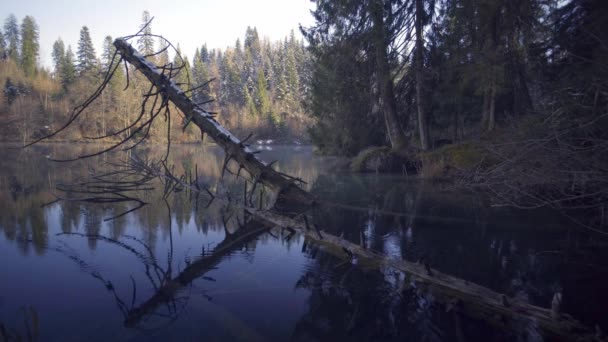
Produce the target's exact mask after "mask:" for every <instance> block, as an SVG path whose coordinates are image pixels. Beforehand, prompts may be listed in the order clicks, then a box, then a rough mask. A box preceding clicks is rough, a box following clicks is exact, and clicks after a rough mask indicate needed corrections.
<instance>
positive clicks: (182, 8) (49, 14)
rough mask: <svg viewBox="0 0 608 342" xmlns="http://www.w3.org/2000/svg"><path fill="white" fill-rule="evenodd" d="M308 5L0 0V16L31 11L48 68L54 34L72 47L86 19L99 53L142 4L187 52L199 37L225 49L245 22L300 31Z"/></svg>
mask: <svg viewBox="0 0 608 342" xmlns="http://www.w3.org/2000/svg"><path fill="white" fill-rule="evenodd" d="M312 9H314V4H313V3H311V1H310V0H178V1H175V0H174V1H167V0H147V1H132V0H80V1H78V0H16V1H9V0H0V22H1V23H2V25H1V26H4V21H5V20H6V18H7V17H8V15H9V14H11V13H12V14H14V15H15V16H16V17H17V20H18V21H19V24H20V23H21V20H22V19H23V17H25V16H26V15H31V16H33V17H34V19H35V20H36V23H37V24H38V27H39V31H40V57H39V58H40V64H42V65H43V66H45V67H49V68H50V67H51V65H52V58H51V52H52V47H53V43H54V42H55V40H57V38H59V37H61V39H62V40H63V41H64V43H65V45H66V46H67V45H68V44H69V45H71V46H72V50H73V51H74V53H76V48H77V44H78V38H79V34H80V29H81V27H82V26H84V25H86V26H88V28H89V31H90V33H91V38H92V40H93V43H94V45H95V49H96V52H97V54H98V55H99V54H100V53H101V46H102V42H103V39H104V37H105V36H107V35H110V36H112V37H113V38H116V37H120V36H125V35H129V34H133V33H135V32H137V31H138V30H139V27H140V25H141V22H142V13H143V11H144V10H148V11H149V12H150V14H151V15H152V16H153V17H154V21H153V22H152V25H151V27H152V33H154V34H160V35H162V36H164V37H165V38H168V39H169V40H170V41H171V42H172V43H174V44H176V43H179V44H180V47H181V49H182V52H183V53H184V54H185V55H186V56H188V57H189V58H192V56H193V55H194V50H195V49H196V48H197V47H201V46H202V45H203V43H206V44H207V47H208V48H209V49H212V48H216V49H218V48H219V49H225V48H226V47H227V46H234V43H235V41H236V39H237V38H240V39H241V42H242V41H243V37H244V36H245V30H246V29H247V26H251V27H254V26H255V27H257V30H258V33H259V35H260V38H262V37H268V38H269V39H270V40H271V41H275V40H278V39H283V38H284V37H285V36H287V35H289V33H290V31H291V30H292V29H293V30H294V31H295V32H296V35H298V36H299V37H301V35H300V34H299V30H298V25H299V24H302V25H303V26H310V25H312V24H313V22H314V20H313V18H312V15H311V14H310V10H312ZM1 26H0V29H2V27H1Z"/></svg>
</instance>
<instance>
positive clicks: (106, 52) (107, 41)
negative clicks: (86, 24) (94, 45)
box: [101, 36, 116, 70]
mask: <svg viewBox="0 0 608 342" xmlns="http://www.w3.org/2000/svg"><path fill="white" fill-rule="evenodd" d="M114 52H116V47H115V46H114V44H113V41H112V36H106V37H105V38H104V39H103V51H102V52H101V66H102V68H103V69H104V70H106V69H107V68H108V67H109V66H110V62H112V57H113V56H114Z"/></svg>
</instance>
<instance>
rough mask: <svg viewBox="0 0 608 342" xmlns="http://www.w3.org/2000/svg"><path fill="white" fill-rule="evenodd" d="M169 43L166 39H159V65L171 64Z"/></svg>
mask: <svg viewBox="0 0 608 342" xmlns="http://www.w3.org/2000/svg"><path fill="white" fill-rule="evenodd" d="M168 45H169V44H168V43H167V42H166V41H165V40H164V39H160V38H159V41H158V51H160V53H159V54H158V56H157V57H156V58H157V64H158V65H159V66H161V67H162V66H164V65H167V64H169V49H168Z"/></svg>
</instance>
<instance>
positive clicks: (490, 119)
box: [487, 81, 496, 132]
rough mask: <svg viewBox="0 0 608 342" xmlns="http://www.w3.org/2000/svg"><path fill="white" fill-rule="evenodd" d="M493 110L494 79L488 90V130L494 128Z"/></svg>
mask: <svg viewBox="0 0 608 342" xmlns="http://www.w3.org/2000/svg"><path fill="white" fill-rule="evenodd" d="M495 111H496V83H495V82H494V81H492V85H491V90H490V108H489V111H488V127H487V131H488V132H492V131H493V130H494V126H495V123H496V119H495Z"/></svg>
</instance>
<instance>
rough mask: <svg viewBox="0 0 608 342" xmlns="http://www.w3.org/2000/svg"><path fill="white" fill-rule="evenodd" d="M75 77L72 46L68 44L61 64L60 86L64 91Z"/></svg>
mask: <svg viewBox="0 0 608 342" xmlns="http://www.w3.org/2000/svg"><path fill="white" fill-rule="evenodd" d="M75 79H76V65H75V64H74V53H73V52H72V47H71V46H70V45H68V48H67V50H66V52H65V58H64V59H63V64H62V66H61V77H60V80H61V86H62V87H63V89H64V90H65V91H67V90H68V87H69V86H70V85H71V84H72V83H74V80H75Z"/></svg>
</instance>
